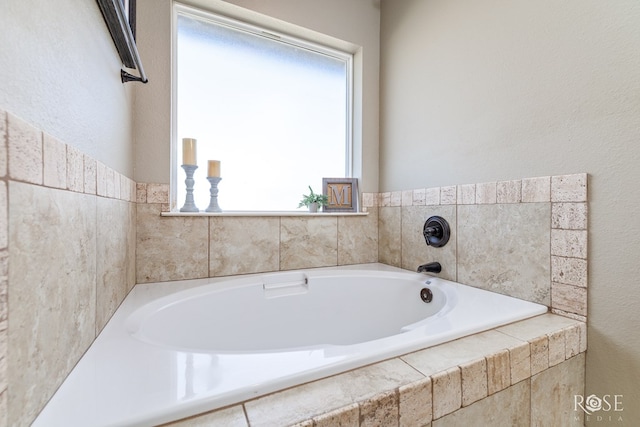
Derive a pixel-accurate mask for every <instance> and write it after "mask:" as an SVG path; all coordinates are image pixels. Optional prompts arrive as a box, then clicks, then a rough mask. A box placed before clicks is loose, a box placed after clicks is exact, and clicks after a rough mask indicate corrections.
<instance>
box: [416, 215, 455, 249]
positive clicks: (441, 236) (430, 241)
mask: <svg viewBox="0 0 640 427" xmlns="http://www.w3.org/2000/svg"><path fill="white" fill-rule="evenodd" d="M422 234H423V236H424V240H425V242H427V245H429V246H433V247H434V248H440V247H442V246H444V245H446V244H447V242H448V241H449V237H450V236H451V230H450V229H449V223H448V222H447V220H446V219H444V218H442V217H441V216H432V217H430V218H429V219H427V220H426V221H425V223H424V227H423V228H422Z"/></svg>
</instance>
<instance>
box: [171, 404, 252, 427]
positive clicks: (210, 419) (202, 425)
mask: <svg viewBox="0 0 640 427" xmlns="http://www.w3.org/2000/svg"><path fill="white" fill-rule="evenodd" d="M161 427H249V424H247V418H246V417H245V416H244V410H243V409H242V405H236V406H232V407H230V408H225V409H221V410H219V411H215V412H209V413H207V414H202V415H197V416H195V417H191V418H185V419H183V420H180V421H175V422H172V423H169V424H163V425H162V426H161Z"/></svg>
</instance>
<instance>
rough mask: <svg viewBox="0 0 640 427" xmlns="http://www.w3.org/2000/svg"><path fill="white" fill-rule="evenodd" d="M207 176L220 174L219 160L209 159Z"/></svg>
mask: <svg viewBox="0 0 640 427" xmlns="http://www.w3.org/2000/svg"><path fill="white" fill-rule="evenodd" d="M207 176H217V177H219V176H220V160H209V173H208V174H207Z"/></svg>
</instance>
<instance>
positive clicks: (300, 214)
mask: <svg viewBox="0 0 640 427" xmlns="http://www.w3.org/2000/svg"><path fill="white" fill-rule="evenodd" d="M160 215H161V216H167V217H171V216H177V217H185V216H262V217H264V216H293V217H309V216H314V217H315V216H367V215H369V212H315V213H311V212H299V211H224V212H204V211H202V212H162V213H161V214H160Z"/></svg>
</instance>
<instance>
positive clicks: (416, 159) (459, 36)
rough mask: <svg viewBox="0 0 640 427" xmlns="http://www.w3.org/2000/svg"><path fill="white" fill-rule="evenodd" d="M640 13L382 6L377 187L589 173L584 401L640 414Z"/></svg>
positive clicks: (408, 2) (629, 9)
mask: <svg viewBox="0 0 640 427" xmlns="http://www.w3.org/2000/svg"><path fill="white" fill-rule="evenodd" d="M639 22H640V5H639V4H638V3H637V2H635V1H632V0H626V1H624V0H621V1H617V2H614V3H611V2H602V1H597V0H588V1H584V0H580V1H578V0H571V1H565V2H555V1H541V2H509V1H499V0H483V1H480V2H466V1H461V0H405V1H402V2H398V1H389V0H387V1H383V2H382V11H381V92H380V93H381V131H380V132H381V133H380V135H381V141H380V188H381V190H382V191H393V190H403V189H411V188H422V187H430V186H441V185H454V184H465V183H474V182H490V181H501V180H509V179H519V178H522V177H527V176H544V175H555V174H568V173H577V172H587V173H588V174H589V179H590V181H589V224H590V232H589V242H590V244H589V259H590V264H589V349H588V352H587V375H586V379H587V385H586V386H587V391H586V392H587V393H588V394H591V393H595V394H597V395H603V394H623V395H624V402H626V405H625V406H624V413H623V415H624V419H625V420H626V421H628V422H631V421H632V420H638V419H640V408H638V407H637V405H635V404H633V402H637V401H639V400H640V390H639V389H638V387H637V382H636V381H635V377H636V376H637V373H638V372H639V371H640V338H639V335H638V334H637V331H636V330H635V329H636V326H637V325H638V323H639V321H640V315H639V314H638V313H640V311H638V309H637V306H638V304H640V287H639V286H638V283H637V282H638V273H640V267H639V264H638V259H640V246H638V244H637V239H635V238H633V237H632V236H637V235H638V232H640V216H639V215H638V211H639V209H640V186H638V184H637V182H638V181H639V180H640V169H639V168H638V164H640V163H639V160H640V144H638V141H639V139H640V25H638V23H639Z"/></svg>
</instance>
